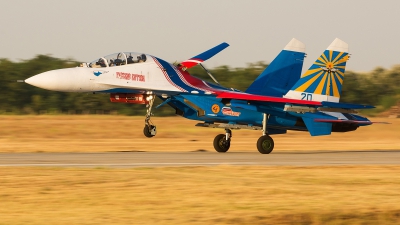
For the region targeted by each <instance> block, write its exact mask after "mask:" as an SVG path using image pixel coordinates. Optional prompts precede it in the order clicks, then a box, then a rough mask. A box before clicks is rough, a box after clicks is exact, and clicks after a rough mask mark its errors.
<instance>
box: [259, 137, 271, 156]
mask: <svg viewBox="0 0 400 225" xmlns="http://www.w3.org/2000/svg"><path fill="white" fill-rule="evenodd" d="M257 149H258V151H259V152H260V153H261V154H269V153H271V152H272V150H274V140H273V139H272V138H271V137H270V136H268V135H265V136H261V137H260V138H259V139H258V141H257Z"/></svg>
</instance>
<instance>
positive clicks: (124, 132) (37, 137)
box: [0, 115, 400, 152]
mask: <svg viewBox="0 0 400 225" xmlns="http://www.w3.org/2000/svg"><path fill="white" fill-rule="evenodd" d="M372 120H373V121H381V122H382V121H383V122H389V123H391V124H373V125H372V126H367V127H361V128H359V129H358V130H356V131H354V132H348V133H333V134H332V135H330V136H321V137H311V136H310V135H309V134H308V133H307V132H296V131H292V132H291V131H289V132H288V134H285V135H274V136H273V138H274V140H275V150H274V151H288V150H289V151H301V150H311V151H313V150H318V151H319V150H336V151H340V150H392V149H400V119H389V118H372ZM153 122H154V123H155V124H156V125H157V127H158V134H157V136H156V137H153V138H146V137H144V136H143V126H144V117H127V116H99V115H84V116H51V115H43V116H0V152H110V151H111V152H112V151H197V150H207V151H214V148H213V146H212V142H213V139H214V137H215V136H216V135H217V134H219V133H224V130H223V129H212V128H201V127H195V126H194V125H195V124H196V123H197V122H196V121H192V120H187V119H184V118H181V117H166V118H160V117H154V118H153ZM260 135H261V132H260V131H251V130H239V131H236V130H234V131H233V139H232V144H231V149H230V150H229V151H257V149H256V144H255V143H256V142H257V139H258V138H259V137H260Z"/></svg>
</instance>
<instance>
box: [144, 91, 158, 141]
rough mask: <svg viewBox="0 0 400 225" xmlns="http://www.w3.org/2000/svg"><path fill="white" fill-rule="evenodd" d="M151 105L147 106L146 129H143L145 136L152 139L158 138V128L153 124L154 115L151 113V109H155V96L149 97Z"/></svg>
mask: <svg viewBox="0 0 400 225" xmlns="http://www.w3.org/2000/svg"><path fill="white" fill-rule="evenodd" d="M147 98H148V101H149V104H147V105H146V108H147V112H146V118H145V119H144V124H145V125H144V128H143V134H144V136H146V137H148V138H151V137H154V136H156V134H157V130H156V126H155V125H154V124H153V123H152V122H151V120H150V117H151V116H152V115H153V113H152V112H151V109H152V108H153V103H154V99H155V95H149V96H148V97H147Z"/></svg>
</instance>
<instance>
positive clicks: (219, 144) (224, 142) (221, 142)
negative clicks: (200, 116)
mask: <svg viewBox="0 0 400 225" xmlns="http://www.w3.org/2000/svg"><path fill="white" fill-rule="evenodd" d="M231 138H232V131H231V130H230V129H225V134H218V135H217V136H216V137H215V138H214V148H215V150H216V151H217V152H227V151H228V150H229V147H231Z"/></svg>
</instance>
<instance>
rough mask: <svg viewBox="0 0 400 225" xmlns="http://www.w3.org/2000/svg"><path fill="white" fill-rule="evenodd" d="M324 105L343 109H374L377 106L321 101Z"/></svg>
mask: <svg viewBox="0 0 400 225" xmlns="http://www.w3.org/2000/svg"><path fill="white" fill-rule="evenodd" d="M321 103H322V106H326V107H331V108H342V109H373V108H375V106H372V105H358V104H348V103H338V102H326V101H324V102H321Z"/></svg>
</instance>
